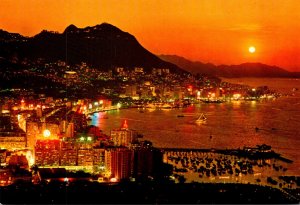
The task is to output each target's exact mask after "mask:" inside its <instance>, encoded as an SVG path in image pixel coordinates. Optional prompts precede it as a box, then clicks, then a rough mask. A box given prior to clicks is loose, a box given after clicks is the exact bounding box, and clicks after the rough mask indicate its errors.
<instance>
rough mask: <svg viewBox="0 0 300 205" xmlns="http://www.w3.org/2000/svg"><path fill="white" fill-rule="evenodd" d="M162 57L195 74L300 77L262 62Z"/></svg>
mask: <svg viewBox="0 0 300 205" xmlns="http://www.w3.org/2000/svg"><path fill="white" fill-rule="evenodd" d="M159 57H160V58H161V59H163V60H165V61H168V62H171V63H174V64H176V65H177V66H179V67H181V68H183V69H185V70H186V71H188V72H191V73H193V74H197V73H201V74H206V75H215V76H217V77H227V78H236V77H300V75H299V73H296V72H289V71H286V70H284V69H282V68H280V67H277V66H269V65H265V64H262V63H243V64H240V65H219V66H216V65H214V64H211V63H206V64H205V63H202V62H199V61H196V62H193V61H190V60H187V59H185V58H183V57H180V56H176V55H160V56H159Z"/></svg>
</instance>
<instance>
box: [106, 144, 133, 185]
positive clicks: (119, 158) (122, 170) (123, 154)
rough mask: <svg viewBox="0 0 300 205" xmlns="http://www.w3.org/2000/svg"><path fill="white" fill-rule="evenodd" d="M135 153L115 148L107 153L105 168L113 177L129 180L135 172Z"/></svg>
mask: <svg viewBox="0 0 300 205" xmlns="http://www.w3.org/2000/svg"><path fill="white" fill-rule="evenodd" d="M133 159H134V155H133V151H132V150H129V149H127V148H113V149H109V150H106V151H105V166H106V169H107V170H108V171H109V172H110V174H111V177H113V178H116V179H117V180H120V179H128V178H129V177H131V176H132V172H133V161H134V160H133Z"/></svg>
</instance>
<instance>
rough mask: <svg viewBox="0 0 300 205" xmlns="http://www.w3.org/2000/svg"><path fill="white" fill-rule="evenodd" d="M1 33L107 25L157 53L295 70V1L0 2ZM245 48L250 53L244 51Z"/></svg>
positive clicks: (298, 45) (298, 9)
mask: <svg viewBox="0 0 300 205" xmlns="http://www.w3.org/2000/svg"><path fill="white" fill-rule="evenodd" d="M0 3H1V6H0V28H1V29H3V30H6V31H9V32H18V33H21V34H23V35H26V36H33V35H36V34H37V33H39V32H41V30H43V29H46V30H51V31H58V32H63V30H64V29H65V28H66V27H67V26H68V25H70V24H74V25H76V26H77V27H80V28H82V27H86V26H94V25H96V24H101V23H103V22H107V23H111V24H113V25H115V26H117V27H119V28H120V29H121V30H123V31H127V32H129V33H131V34H132V35H134V36H135V37H136V38H137V39H138V41H139V42H140V43H141V44H142V45H143V46H144V47H145V48H146V49H148V50H150V51H151V52H153V53H155V54H176V55H180V56H183V57H185V58H188V59H191V60H199V61H202V62H211V63H214V64H239V63H244V62H261V63H266V64H270V65H277V66H281V67H283V68H285V69H287V70H293V71H299V72H300V57H299V54H300V35H299V34H300V1H299V0H0ZM249 46H255V47H256V52H255V53H249V52H248V48H249Z"/></svg>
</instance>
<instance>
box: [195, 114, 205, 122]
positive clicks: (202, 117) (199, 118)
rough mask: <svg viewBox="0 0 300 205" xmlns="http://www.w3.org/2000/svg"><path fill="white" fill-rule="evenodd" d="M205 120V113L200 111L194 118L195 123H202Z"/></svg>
mask: <svg viewBox="0 0 300 205" xmlns="http://www.w3.org/2000/svg"><path fill="white" fill-rule="evenodd" d="M206 120H207V118H206V117H205V115H204V114H203V113H201V115H200V116H199V117H198V119H197V120H196V123H198V124H204V123H206Z"/></svg>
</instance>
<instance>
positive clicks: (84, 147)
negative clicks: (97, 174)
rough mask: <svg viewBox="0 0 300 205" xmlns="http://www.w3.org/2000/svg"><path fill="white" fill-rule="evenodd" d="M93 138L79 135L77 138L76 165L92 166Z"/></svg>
mask: <svg viewBox="0 0 300 205" xmlns="http://www.w3.org/2000/svg"><path fill="white" fill-rule="evenodd" d="M93 145H94V138H93V137H92V136H81V137H80V138H78V139H77V149H78V151H77V153H78V164H77V165H78V166H93V161H94V150H93Z"/></svg>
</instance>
